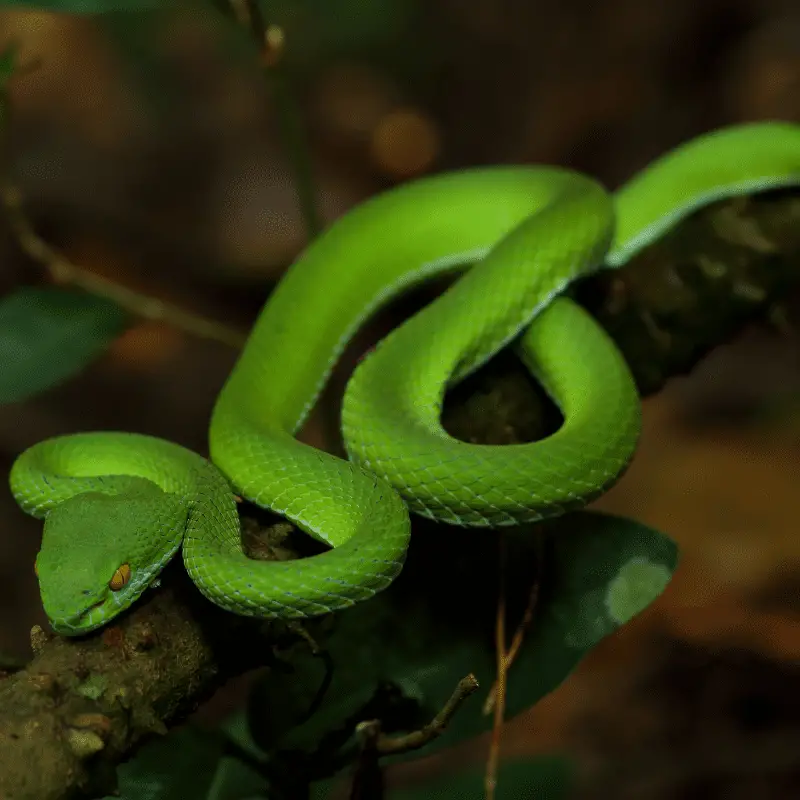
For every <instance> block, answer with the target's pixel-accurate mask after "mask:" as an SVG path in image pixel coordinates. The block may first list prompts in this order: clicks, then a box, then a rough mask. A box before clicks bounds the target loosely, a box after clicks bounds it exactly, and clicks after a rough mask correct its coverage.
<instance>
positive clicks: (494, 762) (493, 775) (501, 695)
mask: <svg viewBox="0 0 800 800" xmlns="http://www.w3.org/2000/svg"><path fill="white" fill-rule="evenodd" d="M499 539H500V543H499V544H500V547H499V549H500V552H499V554H498V571H499V575H498V584H497V614H496V619H495V628H494V631H495V635H494V638H495V653H496V658H497V680H496V682H495V686H494V688H495V694H494V697H495V701H494V720H493V722H492V740H491V743H490V745H489V755H488V757H487V759H486V775H485V776H484V781H483V785H484V792H485V796H486V800H494V796H495V790H496V789H497V770H498V766H499V764H500V739H501V736H502V731H503V716H504V714H505V710H506V673H507V672H508V653H507V651H506V577H505V576H506V537H505V535H504V534H503V532H502V531H501V532H500V536H499Z"/></svg>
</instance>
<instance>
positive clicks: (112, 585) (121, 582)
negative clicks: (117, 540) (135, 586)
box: [108, 564, 131, 592]
mask: <svg viewBox="0 0 800 800" xmlns="http://www.w3.org/2000/svg"><path fill="white" fill-rule="evenodd" d="M130 579H131V565H130V564H123V565H122V566H121V567H119V568H118V569H117V571H116V572H115V573H114V575H113V576H112V578H111V580H110V581H109V582H108V588H109V589H111V591H112V592H118V591H119V590H120V589H121V588H122V587H123V586H125V585H126V584H127V583H128V581H129V580H130Z"/></svg>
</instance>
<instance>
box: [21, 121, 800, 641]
mask: <svg viewBox="0 0 800 800" xmlns="http://www.w3.org/2000/svg"><path fill="white" fill-rule="evenodd" d="M797 183H800V127H797V126H795V125H792V124H788V123H780V122H766V123H753V124H746V125H738V126H733V127H730V128H723V129H720V130H718V131H715V132H712V133H709V134H706V135H704V136H701V137H699V138H697V139H694V140H692V141H690V142H688V143H686V144H684V145H682V146H681V147H678V148H677V149H675V150H673V151H671V152H670V153H668V154H667V155H665V156H663V157H662V158H660V159H658V160H657V161H655V162H654V163H653V164H651V165H650V166H649V167H648V168H646V169H645V170H644V171H642V172H641V173H639V174H638V175H637V176H635V177H634V178H633V179H632V180H631V181H630V182H629V183H627V184H626V185H625V186H623V187H622V188H621V189H620V190H619V191H617V192H616V193H615V194H613V195H611V194H609V193H608V192H607V191H606V190H604V189H603V187H602V186H600V185H599V184H598V183H596V182H595V181H593V180H591V179H590V178H588V177H585V176H583V175H581V174H579V173H576V172H572V171H569V170H565V169H559V168H555V167H549V166H508V167H505V166H501V167H491V168H476V169H468V170H465V171H459V172H453V173H446V174H441V175H436V176H431V177H426V178H422V179H419V180H416V181H412V182H410V183H408V184H405V185H402V186H400V187H397V188H394V189H392V190H390V191H388V192H386V193H383V194H381V195H378V196H377V197H375V198H372V199H370V200H369V201H367V202H365V203H364V204H363V205H361V206H358V207H356V208H355V209H353V210H352V211H350V212H349V213H347V214H345V215H344V216H343V217H342V218H341V219H340V220H338V221H336V222H335V223H334V224H333V225H332V226H330V227H329V228H328V230H327V231H325V232H324V233H323V234H322V235H321V236H320V237H319V238H318V239H316V240H315V241H314V242H313V243H312V244H311V245H310V246H309V247H308V248H307V249H306V250H305V251H304V253H302V254H301V256H300V257H299V258H298V259H297V260H296V261H295V262H294V264H293V265H292V266H291V267H290V269H289V270H288V272H287V273H286V275H285V276H284V278H283V279H282V280H281V282H280V283H279V284H278V286H277V288H276V289H275V291H274V292H273V293H272V295H271V296H270V297H269V299H268V301H267V303H266V304H265V306H264V308H263V310H262V311H261V314H260V316H259V317H258V320H257V321H256V324H255V326H254V328H253V330H252V332H251V335H250V337H249V339H248V342H247V344H246V346H245V348H244V350H243V352H242V353H241V355H240V357H239V359H238V361H237V363H236V365H235V367H234V369H233V371H232V373H231V375H230V376H229V378H228V380H227V382H226V383H225V385H224V387H223V388H222V391H221V393H220V394H219V397H218V399H217V402H216V405H215V408H214V411H213V415H212V420H211V425H210V432H209V444H210V446H209V452H210V459H211V460H210V461H208V460H206V459H204V458H202V457H201V456H199V455H197V454H195V453H193V452H191V451H189V450H187V449H184V448H182V447H180V446H178V445H176V444H172V443H170V442H167V441H163V440H160V439H156V438H152V437H148V436H144V435H139V434H131V433H115V432H102V433H81V434H75V435H69V436H63V437H58V438H54V439H49V440H46V441H44V442H41V443H39V444H36V445H34V446H33V447H31V448H29V449H28V450H26V451H25V452H23V453H22V454H21V455H20V456H19V457H18V459H17V460H16V462H15V463H14V465H13V467H12V470H11V476H10V481H11V489H12V492H13V494H14V497H15V498H16V500H17V502H18V503H19V505H20V506H21V507H22V509H23V510H24V511H26V512H28V513H30V514H32V515H34V516H36V517H39V518H43V519H44V532H43V537H42V546H41V550H40V552H39V554H38V556H37V559H36V570H37V575H38V580H39V585H40V590H41V596H42V601H43V605H44V609H45V612H46V614H47V616H48V618H49V620H50V622H51V624H52V627H53V628H54V630H56V631H58V632H60V633H63V634H65V635H77V634H83V633H86V632H88V631H91V630H93V629H95V628H98V627H100V626H101V625H104V624H105V623H107V622H108V621H109V620H111V619H113V618H114V617H115V616H116V615H117V614H119V613H120V612H121V611H123V610H125V609H127V608H128V607H130V606H131V604H132V603H134V602H135V601H136V599H137V598H138V597H139V596H140V595H141V594H142V592H143V591H144V590H145V589H146V588H147V587H148V586H150V585H152V584H154V583H156V582H157V576H158V574H159V572H160V570H161V569H162V568H163V567H164V565H165V564H166V563H167V562H168V561H169V560H170V559H171V557H172V556H173V555H174V554H175V553H176V551H177V550H178V548H179V547H181V545H182V552H183V559H184V563H185V566H186V568H187V570H188V573H189V575H190V576H191V578H192V580H193V581H194V583H195V584H196V585H197V587H198V588H199V590H200V591H201V592H202V593H203V594H204V595H205V596H206V597H207V598H209V599H210V600H211V601H213V602H214V603H216V604H217V605H219V606H221V607H222V608H224V609H227V610H229V611H231V612H233V613H235V614H239V615H244V616H253V617H272V618H274V617H284V618H297V617H311V616H314V615H319V614H323V613H327V612H330V611H335V610H338V609H342V608H346V607H348V606H351V605H353V604H354V603H357V602H359V601H362V600H365V599H367V598H369V597H371V596H373V595H374V594H375V593H376V592H379V591H380V590H382V589H384V588H385V587H386V586H388V585H389V584H390V583H391V581H392V580H393V579H394V578H395V577H396V576H397V575H398V574H399V572H400V570H401V568H402V565H403V562H404V558H405V553H406V550H407V548H408V545H409V536H410V519H409V511H411V512H414V513H415V514H418V515H422V516H426V517H429V518H433V519H436V520H441V521H443V522H446V523H451V524H453V525H456V526H477V527H487V528H494V527H499V526H504V525H513V524H518V523H528V522H535V521H537V520H541V519H545V518H547V517H553V516H557V515H559V514H562V513H564V512H566V511H569V510H572V509H577V508H580V507H582V506H584V505H586V504H587V503H588V502H590V501H591V500H592V499H594V498H596V497H597V496H598V495H600V494H601V493H602V492H604V491H605V490H606V489H608V488H609V487H610V486H611V485H612V484H613V483H614V482H615V481H616V480H617V478H618V477H619V476H620V475H621V474H622V472H623V471H624V470H625V468H626V467H627V465H628V463H629V461H630V460H631V458H632V454H633V451H634V449H635V445H636V442H637V438H638V433H639V428H640V402H639V398H638V395H637V391H636V387H635V385H634V382H633V379H632V377H631V375H630V372H629V370H628V368H627V366H626V364H625V362H624V360H623V358H622V356H621V354H620V353H619V352H618V350H617V349H616V347H615V346H614V345H613V343H612V342H611V340H610V339H609V337H608V336H607V335H606V334H605V332H604V331H603V329H602V328H601V327H600V326H599V325H598V324H597V323H596V322H595V321H594V320H593V319H592V317H590V316H589V315H588V314H587V313H586V312H585V311H583V310H582V309H581V308H580V307H579V306H578V305H577V304H575V303H574V302H573V301H572V300H570V299H568V298H567V297H566V296H565V290H566V289H567V288H568V287H569V286H570V284H571V283H572V282H573V281H574V280H575V279H576V278H578V277H580V276H583V275H585V274H587V273H590V272H592V271H595V270H597V269H600V268H603V267H605V268H615V267H619V266H620V265H622V264H624V263H626V262H627V261H628V260H629V259H630V258H631V257H632V256H633V255H634V254H635V253H637V252H638V251H639V250H641V249H642V248H643V247H645V246H646V245H647V244H649V243H650V242H652V241H653V240H655V239H656V238H658V237H660V236H661V235H662V234H663V233H664V232H666V231H667V230H668V229H669V228H671V227H672V226H673V225H675V223H676V222H678V221H679V220H680V219H681V218H683V217H685V216H686V215H687V214H689V213H690V212H692V211H693V210H695V209H697V208H698V207H700V206H701V205H703V204H706V203H709V202H711V201H713V200H716V199H720V198H723V197H726V196H731V195H737V194H749V193H753V192H758V191H764V190H768V189H773V188H778V187H782V186H788V185H794V184H797ZM467 266H468V267H469V268H468V269H465V267H467ZM456 272H458V274H459V277H458V279H457V280H456V281H455V282H454V283H453V284H452V285H451V286H450V288H448V289H447V290H446V291H445V292H444V293H443V294H442V295H441V296H439V297H438V298H437V299H436V300H434V301H433V302H432V303H431V304H430V305H428V306H427V307H426V308H424V309H423V310H422V311H421V312H419V313H418V314H416V315H415V316H413V317H411V318H410V319H409V320H407V321H406V322H405V323H404V324H402V325H401V326H399V327H398V328H397V329H396V330H394V331H393V332H392V333H390V334H389V335H388V336H387V337H386V338H385V339H384V340H383V341H382V342H380V343H379V344H378V346H377V347H376V348H375V349H374V351H372V352H371V353H370V354H369V355H368V356H367V357H366V358H365V359H364V360H362V361H361V362H360V363H359V365H358V366H357V368H356V370H355V372H354V374H353V376H352V377H351V379H350V381H349V383H348V385H347V388H346V391H345V395H344V400H343V408H342V430H343V437H344V442H345V447H346V450H347V453H348V455H349V460H344V459H339V458H336V457H334V456H332V455H330V454H328V453H325V452H321V451H319V450H317V449H315V448H312V447H310V446H308V445H306V444H304V443H302V442H300V441H298V440H297V439H296V436H295V434H296V433H297V431H298V429H299V428H300V426H301V425H302V423H303V421H304V420H305V418H306V416H307V414H308V412H309V410H310V409H311V407H312V405H313V404H314V402H315V401H316V399H317V397H318V395H319V394H320V391H321V389H322V387H323V385H324V383H325V381H326V379H327V377H328V376H329V373H330V372H331V369H332V367H333V365H334V363H335V362H336V360H337V358H338V356H339V355H340V354H341V353H342V350H343V348H344V347H345V345H346V344H347V342H348V341H349V340H350V339H351V337H352V335H353V334H354V333H355V331H356V330H357V328H358V327H359V326H360V325H361V324H362V323H363V322H364V321H365V320H366V319H367V318H368V317H369V316H370V315H371V314H372V313H373V312H375V311H376V310H377V309H378V308H379V307H380V306H382V305H383V304H384V303H386V302H387V301H389V300H390V299H392V298H393V297H395V296H396V295H397V294H398V293H399V292H401V291H404V290H406V289H408V288H409V287H411V286H414V285H417V284H419V283H421V282H422V281H424V280H427V279H429V278H430V277H432V276H435V275H441V274H443V273H456ZM512 343H513V344H514V345H515V346H516V347H517V349H518V352H519V355H520V357H521V358H522V360H523V362H524V363H525V364H526V366H527V367H528V368H529V369H530V370H531V372H532V374H533V375H534V376H535V378H536V379H537V380H539V381H540V383H541V384H542V386H543V387H544V388H545V390H546V391H547V392H548V393H549V394H550V395H551V396H552V398H553V399H554V401H555V402H556V403H557V405H558V406H559V407H560V409H561V411H562V415H563V419H564V421H563V424H562V425H561V427H560V428H559V429H558V430H557V431H556V432H555V433H554V434H553V435H551V436H549V437H548V438H546V439H543V440H541V441H537V442H532V443H528V444H518V445H509V446H490V445H477V444H470V443H466V442H463V441H459V440H456V439H454V438H453V437H452V436H450V435H449V434H448V433H447V432H446V431H445V430H444V428H443V427H442V424H441V422H440V412H441V408H442V403H443V398H444V395H445V391H446V390H447V389H448V388H449V387H451V386H452V385H454V384H455V383H456V382H457V381H459V380H461V379H462V378H464V377H465V376H466V375H468V374H469V373H470V372H472V371H474V370H475V369H476V368H477V367H479V366H480V365H481V364H483V363H484V362H486V361H487V360H488V359H490V358H491V357H492V356H493V355H494V354H495V353H496V352H497V351H498V350H500V349H501V348H503V347H504V346H506V345H508V344H512ZM235 493H238V495H241V497H242V498H245V499H246V500H248V501H251V502H253V503H256V504H257V505H259V506H261V507H263V508H267V509H270V510H271V511H273V512H275V513H276V514H279V515H282V516H283V517H285V518H287V519H288V520H290V521H291V522H293V523H294V524H295V525H296V526H297V527H298V528H300V529H301V530H302V531H305V532H306V533H307V534H309V535H310V536H312V537H314V538H315V539H317V540H318V541H319V542H321V543H323V544H324V545H327V546H328V547H327V548H324V549H323V551H322V552H320V553H319V554H317V555H313V556H310V557H307V558H300V559H295V560H290V561H256V560H253V559H250V558H248V557H247V556H246V555H245V554H244V552H243V550H242V545H241V537H240V524H239V515H238V511H237V502H236V499H237V498H236V496H235ZM458 546H459V545H458V539H457V538H454V539H453V547H458Z"/></svg>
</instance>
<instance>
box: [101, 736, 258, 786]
mask: <svg viewBox="0 0 800 800" xmlns="http://www.w3.org/2000/svg"><path fill="white" fill-rule="evenodd" d="M117 777H118V780H119V791H120V794H119V795H118V796H116V795H115V796H113V797H112V796H110V795H109V796H108V797H105V798H103V800H242V798H245V797H256V796H258V797H267V796H268V795H267V790H268V785H267V782H266V780H265V779H264V778H263V777H261V776H260V775H259V774H258V773H257V772H256V771H255V770H253V769H252V768H251V767H249V766H247V765H246V764H244V763H243V762H241V761H239V760H238V759H237V758H235V757H232V756H230V755H227V754H226V743H225V740H224V739H223V738H222V737H221V736H219V735H218V734H216V733H214V732H211V731H204V730H201V729H199V728H194V727H186V728H183V729H181V730H177V731H174V732H173V733H170V734H169V735H167V736H165V737H163V738H162V739H156V740H154V741H152V742H148V743H147V744H146V745H144V746H143V747H142V748H141V749H140V750H139V752H138V753H137V754H136V755H135V756H134V757H133V758H132V759H131V760H130V761H128V762H126V763H125V764H122V765H120V766H119V767H118V769H117Z"/></svg>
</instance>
